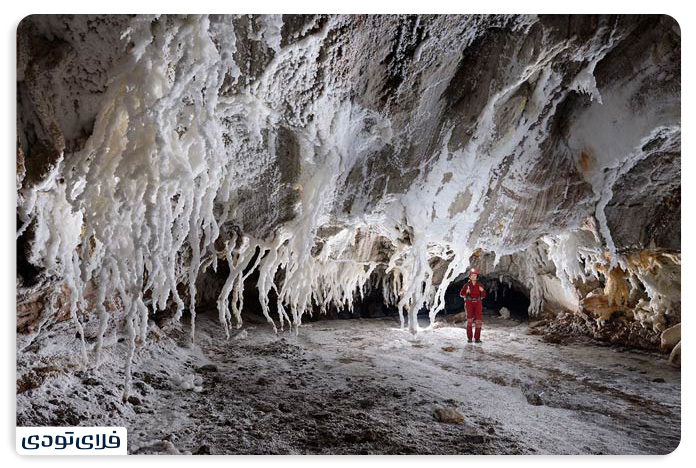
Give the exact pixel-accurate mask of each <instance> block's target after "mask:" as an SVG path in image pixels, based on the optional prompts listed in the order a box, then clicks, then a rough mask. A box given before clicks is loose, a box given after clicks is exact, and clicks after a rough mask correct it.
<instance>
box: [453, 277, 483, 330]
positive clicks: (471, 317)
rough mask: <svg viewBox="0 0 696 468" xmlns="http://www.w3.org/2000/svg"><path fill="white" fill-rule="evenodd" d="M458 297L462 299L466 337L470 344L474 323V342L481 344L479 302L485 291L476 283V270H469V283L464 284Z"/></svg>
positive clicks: (481, 320) (481, 314)
mask: <svg viewBox="0 0 696 468" xmlns="http://www.w3.org/2000/svg"><path fill="white" fill-rule="evenodd" d="M459 295H460V296H461V297H463V298H464V301H465V302H464V308H465V309H466V337H467V338H468V341H469V343H471V335H472V333H471V328H472V325H473V323H474V322H476V335H475V338H476V342H477V343H480V342H481V325H482V324H483V308H482V305H481V300H483V298H484V297H486V290H485V289H483V286H481V284H480V283H479V282H478V270H477V269H476V268H472V269H471V270H469V281H468V282H466V283H464V286H462V289H461V290H460V291H459Z"/></svg>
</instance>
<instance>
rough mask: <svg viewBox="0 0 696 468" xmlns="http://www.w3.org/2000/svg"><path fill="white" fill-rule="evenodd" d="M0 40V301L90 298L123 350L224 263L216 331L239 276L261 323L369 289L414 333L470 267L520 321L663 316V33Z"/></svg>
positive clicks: (187, 30)
mask: <svg viewBox="0 0 696 468" xmlns="http://www.w3.org/2000/svg"><path fill="white" fill-rule="evenodd" d="M17 40H18V73H17V79H18V84H17V86H18V88H17V90H18V93H17V96H18V101H17V106H18V163H17V171H18V172H17V187H18V219H19V225H18V231H19V234H20V235H19V241H18V262H25V263H26V264H28V265H31V266H32V268H22V269H18V270H19V275H20V277H19V278H18V288H19V290H18V293H19V296H20V298H21V297H23V295H26V294H30V293H33V292H35V291H36V289H37V288H40V287H44V288H54V287H56V285H58V284H61V285H64V287H65V288H66V290H67V291H68V293H67V294H68V296H69V299H67V300H66V303H67V308H68V310H69V311H70V316H71V317H73V319H75V320H76V318H77V317H78V316H80V314H82V315H84V314H89V313H90V310H94V309H93V308H89V310H88V308H87V307H86V306H85V304H86V303H87V301H86V299H85V298H86V295H87V291H94V299H93V300H94V304H96V305H95V308H96V309H97V314H98V316H99V320H106V318H105V317H106V310H107V307H106V306H105V305H104V304H106V303H107V299H109V298H111V296H116V297H117V298H118V301H112V302H114V303H115V302H118V304H120V305H119V306H118V307H120V308H122V310H123V314H124V316H125V317H127V318H126V320H127V321H128V323H130V324H131V325H132V326H133V327H135V328H136V329H138V330H140V331H139V333H141V334H142V333H144V332H143V331H142V330H144V329H146V327H147V315H148V313H149V312H150V313H155V312H157V311H159V310H164V309H169V310H173V311H175V317H177V318H178V317H181V315H182V313H183V312H184V311H186V312H187V313H191V314H192V315H193V316H194V317H195V311H196V298H197V297H198V296H199V291H198V288H197V287H196V285H197V282H199V283H200V281H198V280H199V278H200V277H201V275H204V274H211V273H210V272H212V274H217V271H218V264H219V263H224V264H226V265H227V268H226V269H222V270H221V271H223V270H224V271H226V274H227V276H224V277H223V278H222V279H221V280H220V281H221V282H222V287H221V290H220V293H219V296H218V297H217V299H216V300H215V301H214V302H215V304H216V305H217V308H218V311H219V314H220V319H221V322H222V324H223V326H224V328H225V329H226V330H228V329H229V327H231V326H237V325H238V324H239V323H241V311H240V310H239V308H238V307H236V306H235V304H237V303H239V298H241V297H242V296H243V294H244V284H245V282H246V281H248V279H249V278H250V275H252V274H255V275H258V276H254V278H258V279H256V281H255V288H254V289H255V290H254V293H258V296H259V305H260V308H261V311H262V314H263V315H264V316H265V318H266V319H267V320H268V321H269V322H270V323H273V326H274V327H276V326H277V325H280V326H283V325H284V324H285V325H287V324H290V323H291V324H293V325H294V326H297V325H299V323H300V322H301V318H302V316H303V314H305V313H306V312H308V311H315V310H316V309H318V310H319V312H321V311H325V310H326V308H327V307H329V308H330V307H334V308H342V307H348V306H350V304H353V303H354V300H355V297H356V295H359V294H360V293H361V292H365V291H368V290H373V289H376V290H378V291H380V292H381V293H382V296H383V299H384V302H385V303H386V304H388V305H390V306H395V307H397V308H398V309H399V311H400V313H399V316H400V317H401V316H402V315H408V316H409V320H408V322H409V325H410V327H411V329H412V331H416V329H417V324H416V321H415V314H416V313H417V312H418V311H419V310H421V309H422V308H423V307H427V308H428V309H429V310H430V312H431V317H433V318H434V316H435V314H437V313H438V312H439V311H440V310H442V309H443V307H444V295H445V292H446V290H447V287H448V286H449V284H450V283H451V282H452V281H453V280H454V279H455V278H456V277H457V275H459V274H460V273H461V272H462V271H464V270H465V269H466V268H467V267H468V266H469V265H471V264H475V265H478V264H479V263H480V265H479V268H480V269H481V270H482V274H483V275H500V276H501V277H504V276H505V275H507V276H508V277H509V278H511V279H514V280H515V281H518V282H519V283H520V284H523V285H524V286H525V287H526V288H527V289H528V290H529V292H530V300H531V305H530V310H529V312H530V316H539V315H543V314H552V315H557V314H559V313H561V312H562V311H567V312H572V313H573V314H575V313H581V312H582V311H587V309H588V307H589V308H592V307H594V310H595V312H596V313H597V314H596V315H598V316H599V317H600V318H599V321H600V322H602V321H607V320H608V318H611V317H612V316H613V315H612V314H614V312H616V311H615V310H614V311H613V312H611V313H609V312H607V311H608V310H609V309H611V308H612V307H617V306H618V307H623V308H625V309H626V310H625V311H623V312H622V313H623V316H624V317H629V316H630V317H629V318H630V320H629V321H631V322H636V323H638V324H639V326H641V327H643V325H645V324H650V325H649V327H650V330H651V331H652V333H653V334H659V332H660V331H661V328H664V327H666V326H667V325H669V324H671V323H672V322H674V321H675V320H677V319H678V318H679V317H680V303H681V300H680V271H679V268H680V258H681V249H680V230H679V222H680V203H681V198H680V187H681V172H680V145H681V128H680V122H681V120H680V119H681V117H680V89H681V58H680V57H681V48H680V47H681V46H680V45H681V36H680V30H679V26H678V25H677V24H676V22H675V21H674V20H673V19H672V18H670V17H668V16H664V15H663V16H660V15H539V16H537V15H210V16H198V15H189V16H173V15H157V16H145V15H133V16H125V15H124V16H120V15H116V16H112V15H106V16H103V15H102V16H88V15H32V16H29V17H27V18H25V19H24V20H23V21H22V22H21V24H20V25H19V27H18V32H17ZM254 272H256V273H254ZM25 276H26V277H25ZM37 284H38V285H39V286H37ZM590 286H593V287H592V288H590ZM597 288H603V289H602V293H601V294H598V293H597V294H595V295H594V296H589V297H590V298H592V297H597V296H599V297H601V298H602V299H601V300H600V302H601V301H604V302H601V304H599V305H596V304H595V305H593V306H591V307H590V306H589V305H588V304H590V302H591V301H589V300H588V295H590V293H592V291H595V292H596V289H597ZM588 289H591V290H588ZM216 291H217V289H216ZM270 295H273V299H274V301H275V299H276V298H278V301H277V304H276V306H275V307H274V308H273V309H272V310H271V308H270V306H269V296H270ZM583 301H584V302H583ZM588 301H589V302H588ZM595 301H596V300H595ZM641 301H642V302H641ZM605 303H606V305H605ZM583 304H585V305H583ZM593 304H594V303H593ZM622 310H623V309H622ZM148 311H149V312H148ZM271 312H273V315H271ZM629 312H630V313H629ZM603 317H607V318H603ZM76 321H77V320H76ZM278 322H280V323H278ZM404 323H405V322H404ZM645 326H646V327H647V326H648V325H645ZM193 334H194V330H192V336H193Z"/></svg>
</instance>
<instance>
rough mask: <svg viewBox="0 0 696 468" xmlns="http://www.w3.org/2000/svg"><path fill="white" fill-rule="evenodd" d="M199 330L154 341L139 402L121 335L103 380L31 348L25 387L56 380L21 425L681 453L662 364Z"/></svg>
mask: <svg viewBox="0 0 696 468" xmlns="http://www.w3.org/2000/svg"><path fill="white" fill-rule="evenodd" d="M196 323H197V345H196V346H195V347H194V348H193V349H190V348H188V347H186V346H185V345H184V343H185V342H186V338H187V334H188V326H187V324H186V323H182V324H180V325H176V326H173V327H171V328H170V329H169V330H168V331H167V333H166V334H165V333H164V332H162V331H161V330H153V336H154V339H150V340H148V342H147V343H146V344H145V345H144V346H143V348H142V349H140V350H139V351H138V354H137V356H136V359H135V365H134V379H133V382H134V387H133V392H132V397H131V399H130V401H129V402H127V403H122V402H121V400H120V395H121V393H120V391H121V388H122V384H123V369H122V367H123V364H122V360H121V359H122V358H120V356H123V355H124V348H125V344H124V343H123V342H122V341H121V342H119V340H118V338H117V335H113V336H112V340H111V342H107V344H108V345H109V346H108V347H107V358H106V360H105V362H104V364H102V366H101V367H100V369H99V370H98V371H93V370H85V369H84V368H83V367H82V366H81V365H79V364H75V363H74V362H73V361H75V360H74V359H72V358H68V357H65V356H63V357H61V356H59V355H58V353H57V351H56V350H57V349H58V348H59V347H58V346H55V347H54V348H51V347H50V346H44V347H42V348H41V349H34V350H32V349H31V347H29V348H28V349H27V350H25V352H24V353H23V354H22V355H21V358H20V357H18V376H19V375H20V374H25V373H26V371H27V369H29V368H30V367H31V368H33V370H32V371H31V372H34V373H36V375H38V374H41V375H44V376H45V377H43V379H44V380H43V382H42V383H41V385H40V386H39V387H38V388H33V389H31V390H29V391H23V392H21V393H19V394H18V395H17V424H18V425H68V426H69V425H125V426H126V427H127V428H128V447H129V453H134V454H154V453H173V454H175V453H194V454H257V453H266V454H305V453H306V454H353V453H355V454H370V453H373V454H382V453H386V454H469V453H474V454H565V453H573V454H600V453H601V454H610V453H613V454H640V453H653V454H664V453H669V452H671V451H672V450H674V449H675V448H676V446H677V445H678V444H679V440H680V426H681V423H680V421H681V416H680V414H681V403H680V399H681V385H680V372H679V370H678V369H674V368H672V367H670V366H669V365H668V364H667V361H666V359H665V357H664V356H662V355H659V354H654V353H647V352H641V351H635V350H626V349H622V348H616V347H607V346H599V345H597V344H592V343H590V344H588V343H579V342H578V343H571V344H566V345H559V344H550V343H546V342H544V341H542V340H541V337H539V336H534V335H529V334H527V331H528V325H527V324H526V323H520V322H516V321H513V320H504V319H500V318H491V317H486V318H485V323H484V326H485V328H484V332H483V336H482V339H483V340H484V342H483V343H482V344H467V343H466V331H465V330H464V329H462V328H459V327H454V326H447V327H443V328H436V329H431V330H425V331H423V332H421V333H419V334H418V335H416V336H415V337H414V336H412V335H410V334H409V333H408V332H407V331H405V330H401V329H399V328H398V323H397V322H396V319H395V318H389V319H361V320H322V321H317V322H312V323H307V324H305V325H303V326H302V327H301V328H300V332H299V335H297V336H296V335H295V334H294V333H289V332H287V331H285V332H282V333H278V334H277V335H274V334H273V331H272V329H271V328H270V326H268V325H266V324H249V325H245V326H244V327H243V328H242V329H241V330H235V332H234V333H235V334H238V335H233V337H232V338H231V339H230V340H225V337H224V333H223V332H222V330H221V327H220V325H219V324H218V323H217V321H216V320H215V319H214V316H213V314H204V315H200V316H199V318H198V320H197V322H196ZM424 325H425V322H424ZM240 333H241V334H240ZM52 353H53V355H52ZM41 363H44V364H47V363H51V364H50V365H44V366H43V367H42V366H41V365H40V364H41ZM42 369H49V370H47V371H46V370H44V371H41V370H42ZM175 374H180V375H181V376H182V377H183V378H184V380H185V379H186V377H187V376H188V378H189V380H191V379H192V378H195V379H196V382H199V381H200V382H201V383H200V388H198V390H199V391H194V390H185V389H182V387H181V386H179V385H177V382H178V380H177V378H176V376H175ZM29 375H34V374H29ZM179 380H181V379H179ZM18 386H19V381H18ZM441 408H451V409H456V410H458V411H459V412H460V413H461V414H463V415H464V420H463V421H460V422H459V423H444V422H441V421H439V420H438V418H437V417H436V415H435V413H436V411H437V410H438V409H441Z"/></svg>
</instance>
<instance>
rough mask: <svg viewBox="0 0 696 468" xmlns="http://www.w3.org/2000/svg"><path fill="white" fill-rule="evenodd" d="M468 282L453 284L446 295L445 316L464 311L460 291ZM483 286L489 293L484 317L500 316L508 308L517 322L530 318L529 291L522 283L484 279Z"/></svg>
mask: <svg viewBox="0 0 696 468" xmlns="http://www.w3.org/2000/svg"><path fill="white" fill-rule="evenodd" d="M465 282H466V280H465V279H461V280H457V281H454V282H452V284H450V286H449V287H448V288H447V292H446V293H445V311H444V314H445V315H450V314H458V313H460V312H463V311H464V299H462V298H461V297H459V290H460V289H461V287H462V286H463V285H464V283H465ZM481 284H482V285H483V287H484V288H485V289H486V292H487V293H488V294H487V296H486V298H485V299H484V300H483V313H484V315H495V316H497V315H498V314H499V311H500V309H501V308H503V307H506V308H507V309H508V310H509V311H510V317H511V318H514V319H517V320H527V319H528V318H529V312H528V310H529V304H530V300H529V291H528V290H527V288H525V287H524V286H523V285H522V284H521V283H519V282H517V281H514V280H512V281H510V282H509V283H506V282H503V281H499V280H497V279H491V278H486V277H482V278H481Z"/></svg>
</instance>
